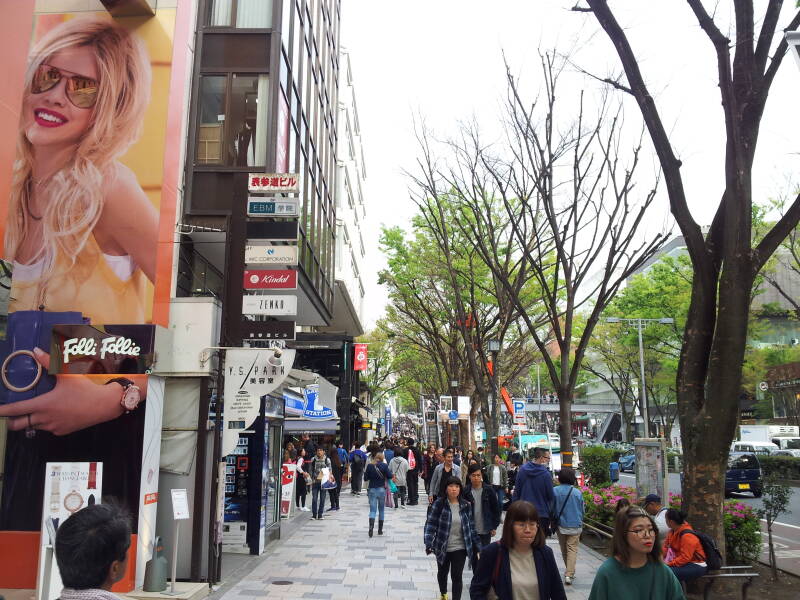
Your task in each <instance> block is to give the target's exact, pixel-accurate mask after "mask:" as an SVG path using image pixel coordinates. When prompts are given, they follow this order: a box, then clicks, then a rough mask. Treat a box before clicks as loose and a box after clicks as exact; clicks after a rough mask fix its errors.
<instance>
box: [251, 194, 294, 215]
mask: <svg viewBox="0 0 800 600" xmlns="http://www.w3.org/2000/svg"><path fill="white" fill-rule="evenodd" d="M299 206H300V205H299V203H298V202H297V200H289V201H284V202H276V201H274V200H265V199H264V198H252V197H251V198H249V199H248V200H247V216H248V217H296V216H298V214H299V212H298V210H299Z"/></svg>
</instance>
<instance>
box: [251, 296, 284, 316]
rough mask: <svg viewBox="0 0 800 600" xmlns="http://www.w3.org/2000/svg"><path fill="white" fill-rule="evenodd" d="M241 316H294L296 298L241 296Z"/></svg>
mask: <svg viewBox="0 0 800 600" xmlns="http://www.w3.org/2000/svg"><path fill="white" fill-rule="evenodd" d="M242 314H243V315H266V316H270V317H280V316H294V315H296V314H297V296H289V295H281V296H242Z"/></svg>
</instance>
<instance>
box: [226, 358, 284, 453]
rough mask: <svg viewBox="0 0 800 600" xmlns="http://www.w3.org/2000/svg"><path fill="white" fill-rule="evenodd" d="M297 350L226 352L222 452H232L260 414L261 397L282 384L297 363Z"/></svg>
mask: <svg viewBox="0 0 800 600" xmlns="http://www.w3.org/2000/svg"><path fill="white" fill-rule="evenodd" d="M294 355H295V351H294V350H287V349H285V348H237V349H234V350H228V351H226V353H225V387H224V396H223V399H224V402H225V407H224V419H223V427H224V429H223V431H222V455H223V456H226V455H228V454H232V453H233V452H234V450H235V449H236V444H237V442H238V440H239V433H240V432H242V431H244V430H245V429H247V428H248V427H250V425H252V424H253V421H255V420H256V418H257V417H258V411H259V407H260V399H261V397H262V396H266V395H267V394H269V393H270V392H271V391H273V390H274V389H275V388H277V387H278V386H279V385H280V384H282V383H283V381H284V379H286V376H287V375H288V374H289V371H290V370H291V368H292V365H293V364H294Z"/></svg>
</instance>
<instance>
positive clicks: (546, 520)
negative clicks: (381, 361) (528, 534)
mask: <svg viewBox="0 0 800 600" xmlns="http://www.w3.org/2000/svg"><path fill="white" fill-rule="evenodd" d="M539 529H540V530H542V531H544V537H550V517H539Z"/></svg>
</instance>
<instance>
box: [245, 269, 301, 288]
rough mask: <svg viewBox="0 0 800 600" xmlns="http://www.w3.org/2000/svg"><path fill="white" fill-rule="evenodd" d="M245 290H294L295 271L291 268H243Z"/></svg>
mask: <svg viewBox="0 0 800 600" xmlns="http://www.w3.org/2000/svg"><path fill="white" fill-rule="evenodd" d="M243 285H244V289H246V290H296V289H297V271H294V270H292V269H245V272H244V282H243Z"/></svg>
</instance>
